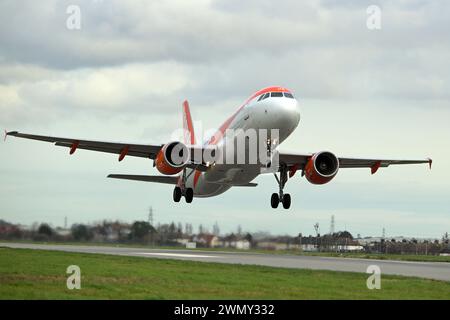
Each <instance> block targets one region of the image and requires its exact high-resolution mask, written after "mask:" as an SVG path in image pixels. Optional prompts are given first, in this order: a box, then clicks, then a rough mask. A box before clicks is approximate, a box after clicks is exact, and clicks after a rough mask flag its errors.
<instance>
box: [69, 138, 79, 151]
mask: <svg viewBox="0 0 450 320" xmlns="http://www.w3.org/2000/svg"><path fill="white" fill-rule="evenodd" d="M79 144H80V141H78V140H77V141H74V142H73V143H72V146H71V147H70V152H69V154H73V153H74V152H75V151H76V150H77V148H78V145H79Z"/></svg>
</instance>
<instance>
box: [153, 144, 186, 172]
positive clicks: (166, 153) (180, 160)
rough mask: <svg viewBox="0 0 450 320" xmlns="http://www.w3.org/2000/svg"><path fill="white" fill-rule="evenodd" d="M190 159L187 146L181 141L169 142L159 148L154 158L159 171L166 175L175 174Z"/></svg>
mask: <svg viewBox="0 0 450 320" xmlns="http://www.w3.org/2000/svg"><path fill="white" fill-rule="evenodd" d="M189 160H190V151H189V148H188V147H187V146H186V145H185V144H184V143H181V142H178V141H175V142H169V143H167V144H166V145H164V147H162V148H161V150H160V151H159V153H158V154H157V156H156V159H155V166H156V169H158V171H159V172H161V173H162V174H166V175H172V174H177V173H178V172H180V171H181V170H183V168H184V167H185V166H186V163H188V161H189Z"/></svg>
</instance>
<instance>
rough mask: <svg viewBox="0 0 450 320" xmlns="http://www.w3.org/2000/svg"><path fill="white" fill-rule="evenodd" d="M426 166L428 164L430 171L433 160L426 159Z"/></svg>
mask: <svg viewBox="0 0 450 320" xmlns="http://www.w3.org/2000/svg"><path fill="white" fill-rule="evenodd" d="M428 164H429V166H430V170H431V165H432V164H433V159H431V158H428Z"/></svg>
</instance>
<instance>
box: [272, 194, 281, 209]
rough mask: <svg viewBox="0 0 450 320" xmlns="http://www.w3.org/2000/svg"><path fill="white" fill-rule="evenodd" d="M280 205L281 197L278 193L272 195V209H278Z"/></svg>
mask: <svg viewBox="0 0 450 320" xmlns="http://www.w3.org/2000/svg"><path fill="white" fill-rule="evenodd" d="M279 203H280V197H279V196H278V193H272V197H271V198H270V205H271V206H272V208H274V209H275V208H278V204H279Z"/></svg>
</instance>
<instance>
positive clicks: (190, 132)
mask: <svg viewBox="0 0 450 320" xmlns="http://www.w3.org/2000/svg"><path fill="white" fill-rule="evenodd" d="M183 130H184V143H186V144H191V145H194V144H195V133H194V125H193V124H192V117H191V111H190V110H189V102H187V100H185V101H184V102H183Z"/></svg>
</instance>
